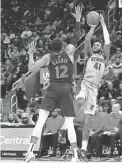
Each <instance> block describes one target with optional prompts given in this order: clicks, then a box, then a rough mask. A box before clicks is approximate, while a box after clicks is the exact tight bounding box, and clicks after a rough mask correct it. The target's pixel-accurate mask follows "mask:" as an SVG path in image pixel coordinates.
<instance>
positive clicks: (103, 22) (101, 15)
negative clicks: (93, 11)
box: [100, 13, 105, 25]
mask: <svg viewBox="0 0 122 163" xmlns="http://www.w3.org/2000/svg"><path fill="white" fill-rule="evenodd" d="M100 23H101V25H103V24H105V20H104V17H103V14H101V13H100Z"/></svg>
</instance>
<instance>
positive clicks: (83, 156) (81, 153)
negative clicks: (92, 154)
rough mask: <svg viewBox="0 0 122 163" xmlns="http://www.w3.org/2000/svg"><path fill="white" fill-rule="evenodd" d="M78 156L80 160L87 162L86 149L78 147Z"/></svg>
mask: <svg viewBox="0 0 122 163" xmlns="http://www.w3.org/2000/svg"><path fill="white" fill-rule="evenodd" d="M79 158H80V160H82V161H83V162H88V158H87V151H85V150H82V149H79Z"/></svg>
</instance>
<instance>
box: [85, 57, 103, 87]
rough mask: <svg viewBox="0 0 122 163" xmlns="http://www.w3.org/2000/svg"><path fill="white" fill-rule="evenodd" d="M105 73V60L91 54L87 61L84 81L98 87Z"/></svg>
mask: <svg viewBox="0 0 122 163" xmlns="http://www.w3.org/2000/svg"><path fill="white" fill-rule="evenodd" d="M104 71H105V60H104V57H103V56H102V55H98V54H92V56H91V57H90V58H89V59H88V60H87V63H86V68H85V74H84V80H87V81H88V82H90V83H93V84H95V85H96V86H98V85H99V84H100V81H101V79H102V77H103V75H104Z"/></svg>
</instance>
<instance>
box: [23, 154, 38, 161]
mask: <svg viewBox="0 0 122 163" xmlns="http://www.w3.org/2000/svg"><path fill="white" fill-rule="evenodd" d="M34 159H35V155H34V153H33V152H29V153H27V154H26V157H25V159H24V161H25V162H26V163H27V162H30V161H32V160H34Z"/></svg>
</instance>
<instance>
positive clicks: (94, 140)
mask: <svg viewBox="0 0 122 163" xmlns="http://www.w3.org/2000/svg"><path fill="white" fill-rule="evenodd" d="M101 111H102V110H101V107H100V106H97V109H96V112H95V115H94V116H93V118H92V124H91V131H90V137H91V140H90V141H89V143H88V152H89V153H91V155H93V151H94V150H93V149H94V148H95V153H96V157H101V154H102V135H103V132H104V126H105V121H104V120H105V116H106V115H105V114H103V113H102V112H101Z"/></svg>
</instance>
